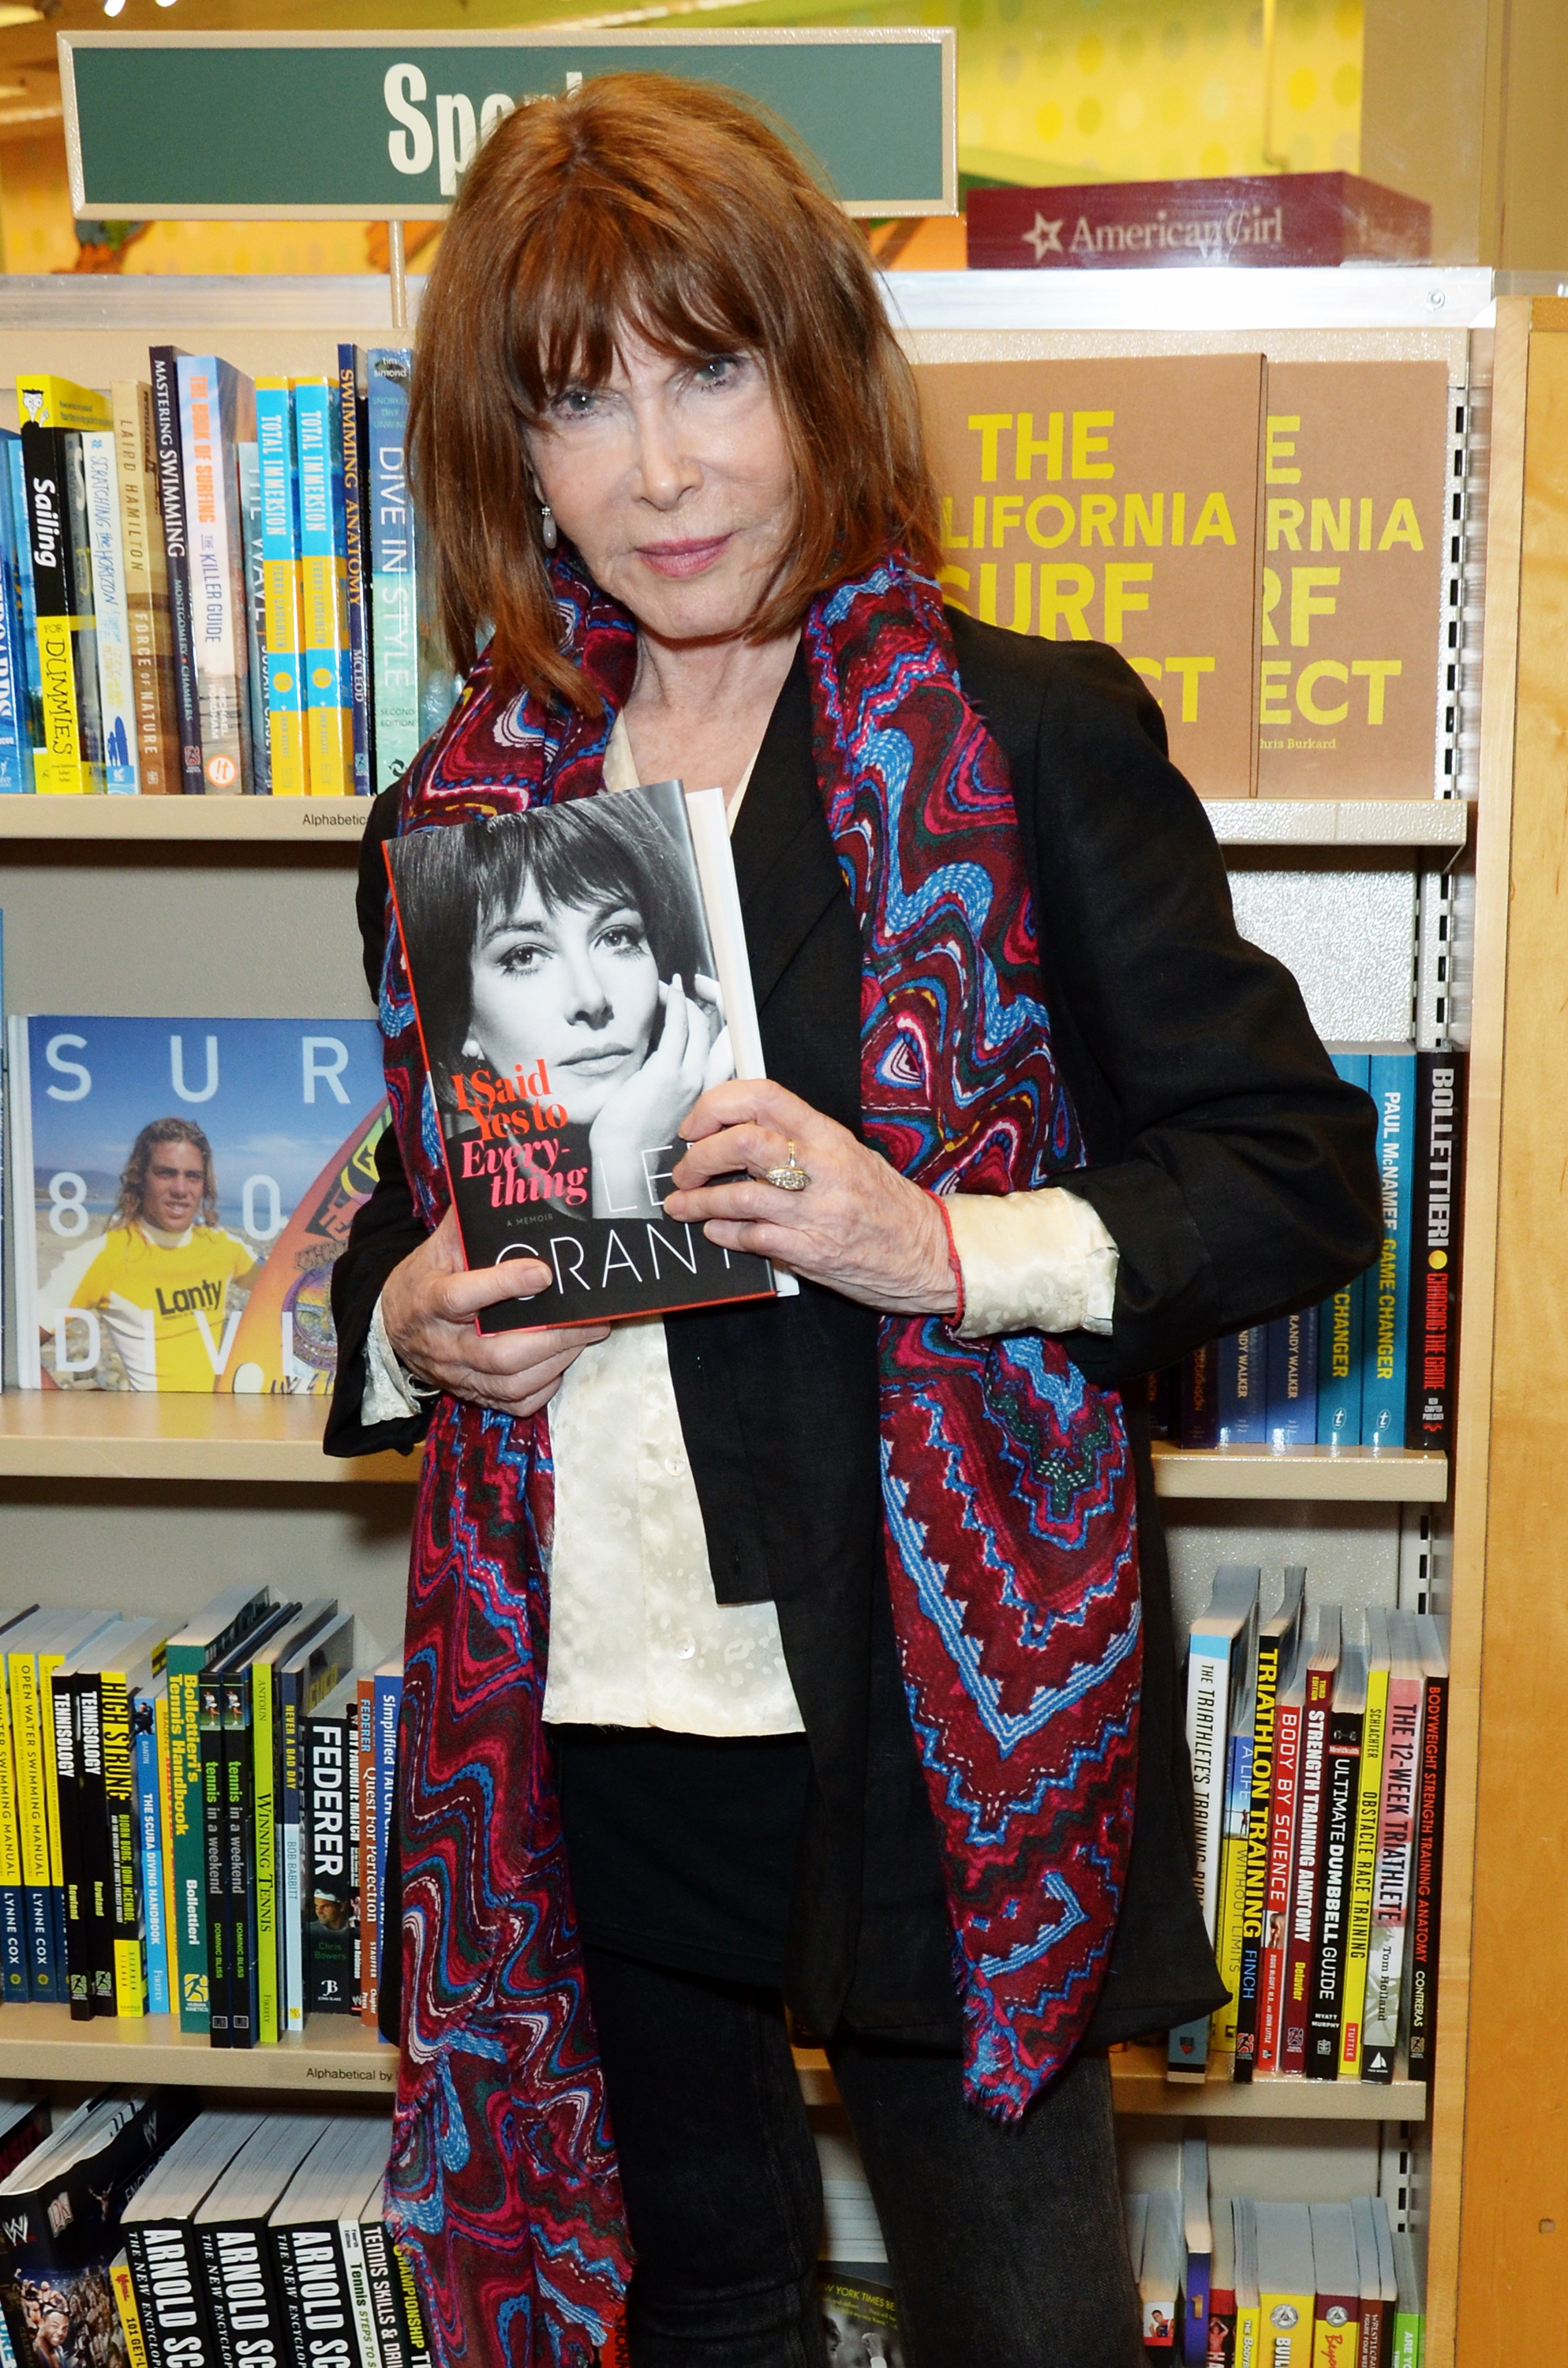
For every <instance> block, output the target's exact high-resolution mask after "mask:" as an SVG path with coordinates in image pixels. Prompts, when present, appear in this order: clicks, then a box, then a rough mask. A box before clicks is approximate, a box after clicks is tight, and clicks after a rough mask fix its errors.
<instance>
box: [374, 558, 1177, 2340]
mask: <svg viewBox="0 0 1568 2368" xmlns="http://www.w3.org/2000/svg"><path fill="white" fill-rule="evenodd" d="M552 575H553V578H554V585H555V589H556V594H557V597H558V599H559V602H560V607H561V614H562V632H563V640H564V643H565V645H566V647H567V648H568V649H569V650H570V651H571V652H572V654H573V655H574V656H575V657H576V659H577V660H578V662H579V663H580V664H581V665H582V666H583V667H584V669H585V673H586V674H587V676H588V678H589V680H590V681H591V682H593V683H594V684H595V686H596V687H597V689H599V690H600V691H601V692H602V693H603V694H604V697H605V700H606V702H607V712H605V713H603V714H601V715H598V716H597V717H594V718H591V719H589V718H583V717H580V716H570V715H567V714H565V713H564V712H562V711H559V710H555V709H552V708H548V707H546V706H545V705H544V704H543V703H542V702H540V701H539V700H535V699H533V698H532V697H530V696H528V695H523V696H521V697H518V698H516V699H513V700H502V699H501V698H499V697H498V696H497V695H496V693H495V692H494V690H493V689H491V687H490V684H489V680H488V676H487V672H486V669H485V667H484V666H483V664H482V665H481V666H480V667H479V668H478V670H477V671H476V673H475V675H474V676H473V677H472V681H471V683H470V685H469V688H468V689H467V690H466V691H465V693H464V695H463V698H462V700H461V702H460V705H459V707H458V708H457V709H456V711H455V712H454V713H453V715H452V717H451V719H450V721H449V723H448V724H447V725H446V727H445V729H444V731H443V732H442V733H441V734H440V735H439V737H438V738H437V740H436V741H435V742H434V743H433V744H432V746H430V748H429V749H428V750H426V752H425V754H424V756H423V757H421V759H420V760H419V762H418V763H417V764H416V765H415V767H414V768H411V772H410V776H409V779H408V781H407V783H406V785H405V788H404V791H403V801H402V811H401V821H400V827H401V828H402V829H404V830H417V829H424V828H427V827H429V826H432V825H439V824H443V823H449V822H466V821H471V820H473V819H475V818H476V817H478V816H480V815H483V814H496V813H502V812H510V811H516V810H518V809H521V808H524V807H527V806H528V805H533V804H539V803H549V802H551V801H553V800H556V799H562V798H573V797H590V796H592V795H594V794H595V792H596V791H598V790H599V788H600V787H601V783H602V770H603V759H604V751H605V746H606V743H607V741H608V735H609V730H610V724H611V722H612V720H613V717H614V714H615V713H616V712H618V711H619V708H620V707H621V705H622V704H623V703H624V701H625V699H626V697H627V694H628V692H629V690H630V689H631V680H632V677H633V673H634V669H635V665H636V640H635V629H634V627H633V625H632V622H631V619H630V618H629V617H628V616H627V615H626V614H625V612H624V611H623V610H621V609H618V608H616V607H615V606H614V605H613V604H612V603H611V602H609V601H608V600H607V599H606V598H604V597H603V595H602V594H600V593H599V592H598V591H597V588H596V587H595V586H593V585H591V584H590V583H589V582H588V581H587V580H586V578H585V576H584V575H582V573H581V572H580V571H579V570H578V568H577V567H576V566H575V565H574V564H573V563H571V562H570V561H568V560H566V559H564V558H562V559H558V560H557V561H555V562H554V563H553V564H552ZM804 643H805V649H806V655H807V659H808V664H809V672H810V677H811V689H812V713H813V722H814V753H815V763H816V772H817V779H818V780H819V782H820V783H821V784H822V788H823V793H824V800H825V803H826V810H827V818H828V825H829V828H830V829H831V831H832V834H833V838H834V843H835V847H836V848H837V851H838V857H839V861H840V863H841V865H842V866H843V870H844V873H845V877H846V881H847V882H848V885H849V889H850V893H851V894H852V896H853V898H854V902H855V908H856V911H857V913H858V917H859V924H860V938H861V944H862V948H863V973H862V985H861V1002H860V1024H861V1053H862V1057H861V1095H862V1105H863V1110H864V1119H865V1128H866V1133H867V1136H868V1139H869V1141H870V1142H871V1143H872V1144H874V1145H875V1146H876V1147H877V1148H878V1149H879V1150H880V1151H881V1152H882V1153H883V1154H884V1155H885V1156H886V1157H887V1158H889V1159H890V1160H892V1162H893V1164H894V1166H895V1167H899V1168H900V1169H902V1170H903V1173H904V1174H905V1175H907V1176H909V1177H911V1178H913V1179H914V1180H915V1182H916V1183H919V1184H922V1185H924V1186H926V1187H927V1188H928V1189H929V1190H932V1191H936V1192H952V1191H959V1192H985V1193H1006V1192H1014V1191H1022V1190H1029V1189H1030V1188H1031V1187H1034V1186H1038V1185H1040V1184H1043V1183H1045V1182H1046V1181H1047V1180H1048V1179H1049V1178H1051V1177H1052V1176H1057V1175H1060V1174H1061V1173H1062V1171H1063V1170H1065V1169H1071V1168H1073V1167H1077V1166H1081V1165H1082V1164H1083V1158H1084V1153H1083V1149H1082V1144H1081V1142H1080V1138H1079V1133H1078V1129H1077V1123H1076V1121H1075V1119H1074V1113H1073V1110H1072V1108H1071V1105H1070V1103H1069V1100H1068V1097H1067V1094H1066V1091H1065V1089H1064V1087H1063V1085H1062V1080H1061V1078H1060V1076H1059V1075H1058V1073H1057V1069H1056V1064H1055V1061H1054V1059H1053V1057H1052V1053H1051V1021H1050V1016H1049V1014H1048V1013H1047V1011H1046V1009H1045V1008H1044V1006H1043V1005H1042V1003H1041V1002H1040V979H1039V968H1038V962H1037V940H1036V934H1035V926H1036V925H1035V916H1034V912H1033V908H1032V903H1031V899H1030V895H1029V890H1028V881H1027V878H1026V875H1025V870H1024V861H1023V850H1022V846H1021V842H1020V838H1019V835H1018V831H1017V824H1016V818H1015V809H1014V805H1013V796H1012V789H1011V785H1010V782H1009V779H1008V773H1007V767H1006V759H1005V758H1004V757H1003V756H1002V754H1001V752H1000V750H999V749H998V748H997V746H996V745H995V743H994V740H993V739H992V738H991V736H990V734H989V733H988V732H987V730H986V728H985V726H984V724H983V723H982V721H981V720H980V718H979V717H978V716H977V715H976V713H975V712H974V711H973V709H972V708H971V707H970V706H969V705H968V703H967V701H966V700H965V699H964V695H963V691H962V689H961V687H960V682H959V679H958V674H957V669H956V665H955V660H954V655H953V648H952V643H951V640H950V638H949V632H948V628H947V624H946V620H945V619H944V616H943V612H942V608H941V602H940V598H939V596H938V594H937V589H936V587H935V586H933V585H932V584H930V583H929V582H927V581H926V579H925V578H924V577H922V576H920V575H917V574H915V571H914V570H913V568H912V567H911V566H910V565H909V564H908V562H907V561H905V560H904V559H903V558H902V557H901V556H899V555H897V554H895V555H893V556H892V557H891V558H890V559H889V560H888V561H887V562H886V563H885V564H883V565H881V567H879V568H878V569H877V570H876V571H875V573H874V574H872V575H867V576H865V577H864V578H862V579H861V580H860V581H858V582H857V583H853V584H846V585H843V586H839V587H838V588H837V589H836V590H835V591H833V592H831V593H829V594H827V595H825V596H824V598H821V599H819V600H818V601H817V602H816V603H815V605H814V606H813V608H812V610H811V612H810V614H809V616H808V618H807V620H806V623H805V627H804ZM389 917H390V914H389ZM381 1028H382V1032H383V1035H384V1036H385V1039H386V1073H387V1083H388V1088H389V1092H390V1095H391V1099H392V1113H393V1119H394V1122H395V1124H396V1126H397V1130H398V1136H399V1141H400V1143H401V1144H402V1149H403V1162H404V1165H405V1167H406V1168H407V1172H408V1175H409V1178H410V1180H411V1182H412V1185H413V1188H414V1191H415V1198H416V1201H417V1203H418V1206H419V1209H420V1212H421V1214H422V1215H423V1216H424V1218H425V1220H426V1224H430V1225H432V1226H434V1225H435V1224H437V1222H438V1221H439V1219H440V1217H441V1214H442V1212H443V1211H444V1209H445V1206H446V1201H447V1187H446V1180H445V1171H444V1168H443V1166H442V1161H441V1152H440V1142H439V1136H438V1132H437V1121H436V1112H435V1107H434V1102H433V1099H432V1097H431V1094H430V1091H429V1087H428V1082H427V1079H426V1075H425V1070H424V1066H423V1062H422V1058H421V1054H420V1050H419V1042H418V1034H417V1030H416V1029H415V1025H414V1013H413V1007H412V1003H411V1001H410V998H409V993H408V984H407V978H406V975H405V973H404V969H403V959H402V952H401V948H400V946H399V943H398V940H397V936H396V929H395V924H393V926H392V936H391V939H390V940H389V946H388V953H387V965H386V971H385V975H384V981H383V986H382V996H381ZM881 1458H882V1491H883V1502H884V1507H885V1513H886V1524H887V1540H888V1549H889V1551H888V1556H887V1562H888V1571H889V1578H890V1585H891V1588H892V1608H893V1614H894V1621H895V1624H896V1628H897V1633H898V1642H899V1650H900V1655H901V1657H902V1662H903V1675H904V1683H905V1687H906V1690H907V1693H908V1699H909V1706H910V1713H911V1717H912V1719H913V1721H914V1726H915V1736H916V1738H917V1741H918V1745H919V1749H920V1755H921V1759H922V1761H923V1764H924V1767H925V1771H926V1784H927V1787H928V1791H929V1795H930V1800H931V1805H932V1809H933V1811H934V1813H935V1816H936V1818H937V1827H938V1829H939V1832H940V1836H941V1840H942V1845H943V1852H944V1858H945V1863H946V1870H947V1879H948V1891H949V1904H950V1908H951V1914H952V1918H953V1930H954V1936H955V1964H956V1965H957V1968H958V1971H959V1977H960V1982H961V1986H962V1991H963V1999H964V2014H965V2025H966V2047H965V2067H964V2069H965V2079H966V2083H967V2087H968V2091H969V2094H970V2096H971V2100H973V2101H974V2102H976V2103H977V2104H979V2105H980V2106H982V2107H983V2108H984V2109H986V2110H987V2111H989V2112H993V2113H994V2114H996V2115H997V2116H999V2117H1000V2118H1003V2119H1007V2120H1011V2119H1014V2118H1016V2117H1017V2115H1018V2114H1020V2113H1021V2112H1023V2111H1024V2109H1025V2107H1026V2106H1027V2105H1028V2102H1029V2100H1030V2099H1031V2098H1032V2097H1034V2096H1035V2095H1036V2094H1037V2093H1038V2092H1039V2090H1040V2089H1041V2088H1043V2087H1044V2085H1045V2084H1046V2082H1047V2081H1049V2080H1050V2079H1051V2076H1052V2075H1053V2074H1054V2073H1055V2072H1056V2071H1058V2070H1059V2069H1060V2068H1061V2066H1062V2064H1063V2063H1064V2062H1065V2061H1066V2060H1067V2058H1068V2056H1069V2055H1071V2054H1072V2051H1073V2049H1074V2046H1075V2045H1076V2044H1077V2043H1078V2041H1079V2039H1080V2038H1081V2037H1082V2035H1083V2032H1084V2031H1085V2026H1086V2025H1087V2023H1088V2021H1089V2018H1090V2016H1091V2014H1092V2012H1093V2010H1094V2007H1095V2003H1096V1998H1097V1996H1098V1992H1099V1988H1100V1986H1101V1983H1102V1981H1103V1979H1104V1975H1105V1972H1106V1968H1107V1965H1108V1960H1109V1955H1110V1949H1111V1942H1112V1940H1113V1937H1114V1933H1115V1927H1116V1918H1117V1913H1118V1909H1119V1904H1120V1898H1121V1891H1122V1884H1123V1880H1124V1876H1125V1873H1126V1867H1127V1858H1128V1851H1129V1848H1130V1845H1131V1833H1132V1812H1133V1789H1134V1780H1135V1775H1136V1765H1137V1731H1138V1694H1139V1678H1140V1669H1141V1641H1142V1640H1141V1630H1140V1623H1139V1592H1138V1564H1137V1533H1136V1524H1135V1513H1134V1493H1133V1474H1132V1466H1131V1455H1130V1452H1129V1449H1128V1442H1127V1436H1126V1430H1125V1427H1124V1423H1123V1417H1122V1410H1121V1405H1120V1401H1119V1398H1118V1397H1117V1396H1116V1395H1114V1394H1113V1393H1110V1392H1108V1391H1104V1390H1100V1389H1096V1387H1094V1386H1093V1385H1092V1384H1091V1383H1088V1382H1086V1381H1085V1379H1084V1378H1083V1376H1082V1375H1081V1374H1080V1373H1079V1372H1077V1370H1076V1369H1075V1367H1074V1365H1073V1364H1072V1363H1071V1361H1070V1360H1069V1359H1068V1358H1067V1356H1066V1354H1065V1353H1064V1351H1063V1349H1062V1346H1061V1343H1060V1342H1059V1341H1057V1340H1055V1339H1053V1338H1050V1337H1049V1336H1046V1335H1042V1334H1040V1333H1035V1332H1028V1333H1022V1334H1017V1335H1014V1336H1011V1337H1009V1338H1005V1339H995V1340H991V1341H981V1342H968V1341H962V1340H960V1339H958V1338H955V1337H954V1335H953V1333H952V1331H951V1330H950V1328H949V1326H948V1325H947V1324H946V1323H944V1322H942V1321H941V1320H940V1319H938V1318H936V1317H932V1318H928V1319H926V1320H920V1319H915V1318H903V1317H885V1318H884V1319H883V1322H882V1326H881ZM551 1503H552V1483H551V1464H550V1435H549V1428H548V1424H547V1422H546V1419H545V1417H543V1416H535V1417H532V1418H531V1419H529V1420H526V1421H514V1420H512V1419H510V1418H508V1417H505V1416H501V1415H497V1414H492V1413H487V1412H485V1411H483V1409H481V1408H479V1407H476V1406H465V1405H460V1404H459V1403H458V1402H457V1401H456V1400H455V1399H451V1398H446V1399H443V1400H442V1401H441V1402H440V1403H439V1406H438V1408H437V1414H436V1417H435V1420H434V1423H433V1424H432V1427H431V1431H430V1437H429V1444H428V1447H427V1449H426V1456H425V1464H424V1472H423V1477H422V1480H421V1485H420V1490H419V1498H418V1508H417V1511H416V1514H415V1531H414V1546H413V1556H412V1566H411V1571H410V1577H409V1599H408V1622H407V1630H406V1635H405V1642H404V1654H405V1661H404V1691H403V1735H402V1750H401V1763H402V1764H401V1774H400V1785H401V1793H400V1811H401V1819H402V1833H401V1839H402V1850H403V2055H402V2066H401V2075H400V2084H399V2093H398V2105H397V2116H396V2122H395V2125H394V2134H393V2147H392V2164H391V2169H390V2172H389V2180H388V2196H389V2205H390V2209H391V2211H392V2216H393V2218H394V2221H395V2224H396V2226H398V2228H399V2231H400V2234H401V2236H402V2238H403V2243H404V2245H405V2247H406V2248H408V2249H409V2250H410V2251H411V2252H412V2254H413V2255H414V2257H415V2261H416V2263H417V2265H418V2267H419V2269H420V2271H421V2278H420V2283H421V2287H422V2291H423V2294H424V2297H425V2300H426V2306H427V2309H428V2313H429V2317H430V2320H431V2337H432V2341H433V2348H434V2350H435V2351H436V2353H437V2358H438V2359H439V2361H440V2362H442V2363H443V2368H456V2363H458V2362H479V2361H483V2362H486V2363H488V2362H506V2363H507V2368H542V2363H545V2362H550V2363H552V2368H578V2363H582V2362H590V2361H591V2360H592V2359H593V2358H594V2356H595V2351H596V2348H597V2345H598V2344H599V2343H600V2342H601V2341H602V2340H603V2339H604V2334H605V2329H606V2328H607V2326H608V2323H609V2322H610V2321H611V2320H612V2319H613V2317H614V2316H615V2313H616V2310H617V2308H618V2305H619V2295H620V2293H621V2290H622V2287H623V2284H624V2281H625V2278H626V2275H627V2272H628V2266H629V2264H628V2252H627V2247H626V2242H625V2237H624V2230H623V2225H622V2220H621V2214H620V2202H619V2188H618V2184H617V2178H616V2169H615V2159H614V2150H613V2143H612V2139H611V2136H610V2133H609V2130H608V2124H607V2119H606V2112H605V2100H604V2091H603V2085H602V2080H601V2077H600V2073H599V2069H598V2066H597V2061H596V2057H595V2050H594V2037H593V2029H592V2021H591V2016H590V2012H589V2009H588V2004H587V2001H586V1998H585V1992H584V1984H583V1973H582V1965H581V1960H580V1957H579V1954H578V1950H577V1946H576V1936H575V1931H574V1923H573V1913H572V1904H571V1889H570V1884H569V1882H568V1877H567V1870H566V1865H565V1861H564V1856H563V1852H562V1839H561V1826H560V1818H559V1815H558V1812H557V1807H556V1803H555V1800H554V1797H553V1794H552V1790H551V1777H550V1770H549V1761H548V1758H547V1755H546V1752H545V1750H544V1748H543V1740H542V1735H541V1720H540V1707H541V1702H542V1697H543V1689H544V1669H545V1658H546V1643H547V1634H548V1626H549V1540H550V1535H551ZM694 2077H696V2068H695V2067H694Z"/></svg>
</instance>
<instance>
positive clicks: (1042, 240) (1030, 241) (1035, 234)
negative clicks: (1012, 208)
mask: <svg viewBox="0 0 1568 2368" xmlns="http://www.w3.org/2000/svg"><path fill="white" fill-rule="evenodd" d="M1065 220H1066V216H1065V215H1063V216H1062V221H1061V222H1047V221H1046V219H1045V216H1044V215H1043V214H1036V216H1035V218H1034V228H1033V230H1027V231H1025V233H1024V245H1026V246H1032V247H1033V249H1034V259H1035V261H1036V262H1037V263H1043V262H1044V261H1045V258H1046V256H1048V255H1060V254H1061V253H1062V222H1064V221H1065Z"/></svg>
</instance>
